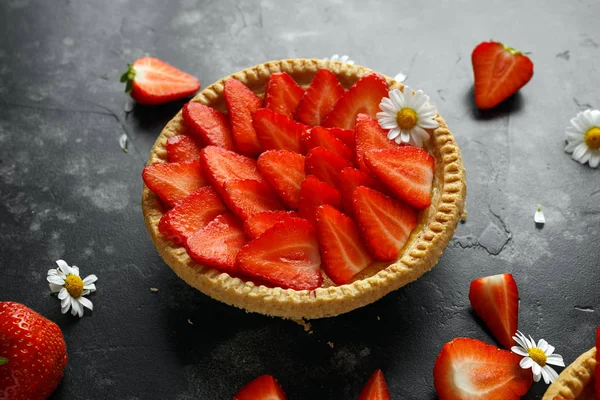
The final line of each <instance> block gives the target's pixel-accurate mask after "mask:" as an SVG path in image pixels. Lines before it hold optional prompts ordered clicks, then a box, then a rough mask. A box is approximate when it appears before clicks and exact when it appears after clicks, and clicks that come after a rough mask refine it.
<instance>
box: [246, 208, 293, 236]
mask: <svg viewBox="0 0 600 400" xmlns="http://www.w3.org/2000/svg"><path fill="white" fill-rule="evenodd" d="M289 218H298V214H296V213H295V212H293V211H263V212H259V213H256V214H252V215H250V216H249V217H248V218H246V219H245V220H244V232H246V235H248V237H249V238H250V239H256V238H257V237H259V236H260V235H262V234H263V233H264V232H265V231H267V230H268V229H270V228H271V227H272V226H273V225H275V224H276V223H277V222H279V221H284V220H286V219H289Z"/></svg>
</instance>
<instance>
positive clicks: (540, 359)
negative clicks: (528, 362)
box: [528, 347, 547, 367]
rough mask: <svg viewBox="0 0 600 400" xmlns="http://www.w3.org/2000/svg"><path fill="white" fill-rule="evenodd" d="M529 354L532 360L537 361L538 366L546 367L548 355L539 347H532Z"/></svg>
mask: <svg viewBox="0 0 600 400" xmlns="http://www.w3.org/2000/svg"><path fill="white" fill-rule="evenodd" d="M528 353H529V357H531V359H532V360H533V361H535V363H536V364H537V365H539V366H540V367H543V366H545V365H546V360H547V357H546V353H544V352H543V351H542V349H538V348H537V347H532V348H531V349H529V351H528Z"/></svg>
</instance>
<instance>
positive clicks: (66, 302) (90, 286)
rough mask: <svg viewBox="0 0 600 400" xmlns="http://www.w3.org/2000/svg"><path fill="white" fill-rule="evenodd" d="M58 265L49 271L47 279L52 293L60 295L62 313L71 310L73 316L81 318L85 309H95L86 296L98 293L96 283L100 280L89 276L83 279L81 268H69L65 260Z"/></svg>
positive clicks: (94, 276) (57, 262)
mask: <svg viewBox="0 0 600 400" xmlns="http://www.w3.org/2000/svg"><path fill="white" fill-rule="evenodd" d="M56 264H57V265H58V268H55V269H51V270H49V271H48V277H47V278H46V279H47V280H48V283H49V284H50V291H51V292H52V293H58V299H59V300H60V305H61V308H60V311H61V313H63V314H66V313H67V311H69V309H71V314H72V315H78V316H79V318H81V317H83V307H86V308H88V309H90V310H93V309H94V306H93V304H92V302H91V301H90V300H88V299H86V298H85V297H84V296H87V295H88V294H90V293H91V292H95V291H96V285H95V284H94V282H96V281H97V280H98V277H97V276H96V275H88V276H86V277H85V278H84V279H81V278H80V277H79V268H77V267H76V266H72V267H69V265H68V264H67V263H66V262H65V261H63V260H58V261H56Z"/></svg>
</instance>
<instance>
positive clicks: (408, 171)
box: [365, 146, 434, 210]
mask: <svg viewBox="0 0 600 400" xmlns="http://www.w3.org/2000/svg"><path fill="white" fill-rule="evenodd" d="M365 163H366V164H367V167H369V170H370V171H371V172H372V173H373V174H374V175H375V177H377V178H378V179H379V180H380V181H382V182H383V183H384V184H385V185H386V187H387V188H388V189H389V190H390V191H391V192H392V193H393V194H394V195H395V196H396V197H398V198H399V199H400V200H403V201H404V202H406V203H408V204H410V205H411V206H413V207H415V208H417V209H419V210H420V209H423V208H426V207H429V205H430V204H431V190H432V188H431V184H432V182H433V167H434V159H433V157H432V156H431V154H429V153H428V152H427V151H425V150H423V149H420V148H417V147H412V146H402V147H398V148H397V149H389V150H370V151H368V152H366V153H365Z"/></svg>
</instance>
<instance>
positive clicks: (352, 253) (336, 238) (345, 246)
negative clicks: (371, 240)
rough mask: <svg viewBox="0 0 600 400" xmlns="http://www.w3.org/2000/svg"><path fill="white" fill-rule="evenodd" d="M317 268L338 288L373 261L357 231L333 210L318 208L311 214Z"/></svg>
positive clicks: (333, 208) (349, 222)
mask: <svg viewBox="0 0 600 400" xmlns="http://www.w3.org/2000/svg"><path fill="white" fill-rule="evenodd" d="M315 220H316V222H317V224H316V225H317V234H318V236H319V248H320V249H321V260H322V265H321V267H322V268H323V270H324V271H325V273H326V274H327V276H329V277H330V278H331V280H332V281H334V282H335V283H336V284H338V285H343V284H345V283H348V282H350V281H351V280H352V278H354V276H356V274H358V273H359V272H360V271H362V270H363V269H365V268H367V267H368V266H369V264H371V262H372V261H373V260H372V259H371V256H369V251H368V250H367V248H366V247H365V245H364V244H363V243H362V240H361V237H360V232H359V230H358V227H357V226H356V224H355V223H354V221H352V219H350V218H349V217H347V216H345V215H344V214H342V213H341V212H339V211H338V210H337V209H336V208H335V207H332V206H330V205H327V204H325V205H322V206H319V208H317V211H316V213H315Z"/></svg>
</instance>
